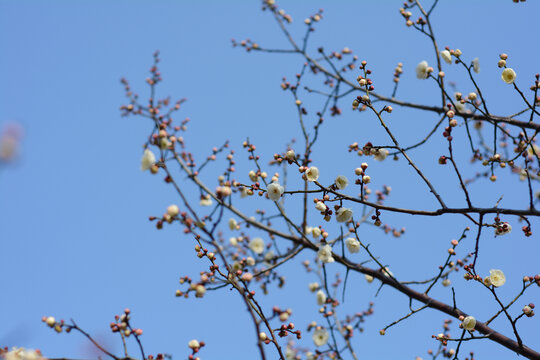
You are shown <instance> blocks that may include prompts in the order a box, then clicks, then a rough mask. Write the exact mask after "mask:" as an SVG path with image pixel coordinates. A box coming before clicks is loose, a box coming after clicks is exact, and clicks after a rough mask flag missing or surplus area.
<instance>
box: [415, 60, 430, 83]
mask: <svg viewBox="0 0 540 360" xmlns="http://www.w3.org/2000/svg"><path fill="white" fill-rule="evenodd" d="M427 69H428V63H427V61H425V60H424V61H422V62H420V63H419V64H418V65H417V66H416V77H417V78H419V79H427V77H428V72H427Z"/></svg>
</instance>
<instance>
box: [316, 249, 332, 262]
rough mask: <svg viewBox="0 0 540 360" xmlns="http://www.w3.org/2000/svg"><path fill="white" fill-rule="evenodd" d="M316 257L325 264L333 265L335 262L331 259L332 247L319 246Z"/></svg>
mask: <svg viewBox="0 0 540 360" xmlns="http://www.w3.org/2000/svg"><path fill="white" fill-rule="evenodd" d="M317 257H318V258H319V260H321V261H322V262H323V263H326V264H329V263H333V262H334V261H335V260H334V258H333V257H332V247H331V246H330V245H323V246H321V247H320V248H319V251H318V252H317Z"/></svg>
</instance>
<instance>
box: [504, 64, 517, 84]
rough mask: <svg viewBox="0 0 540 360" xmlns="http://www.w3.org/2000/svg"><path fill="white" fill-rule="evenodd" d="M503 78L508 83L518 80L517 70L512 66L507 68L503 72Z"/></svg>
mask: <svg viewBox="0 0 540 360" xmlns="http://www.w3.org/2000/svg"><path fill="white" fill-rule="evenodd" d="M501 78H502V79H503V81H504V82H505V83H507V84H512V83H513V82H514V81H515V80H516V72H515V71H514V69H512V68H506V69H504V70H503V72H502V74H501Z"/></svg>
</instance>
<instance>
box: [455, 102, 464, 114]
mask: <svg viewBox="0 0 540 360" xmlns="http://www.w3.org/2000/svg"><path fill="white" fill-rule="evenodd" d="M454 105H456V110H457V111H458V112H460V113H464V112H465V109H466V108H465V104H462V103H461V101H456V103H455V104H454Z"/></svg>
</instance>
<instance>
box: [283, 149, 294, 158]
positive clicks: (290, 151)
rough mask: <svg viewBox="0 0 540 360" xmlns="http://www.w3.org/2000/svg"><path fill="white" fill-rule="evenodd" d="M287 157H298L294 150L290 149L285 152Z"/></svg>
mask: <svg viewBox="0 0 540 360" xmlns="http://www.w3.org/2000/svg"><path fill="white" fill-rule="evenodd" d="M285 157H286V158H287V160H291V161H292V160H294V158H295V157H296V155H295V154H294V150H292V149H291V150H289V151H287V153H286V154H285Z"/></svg>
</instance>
